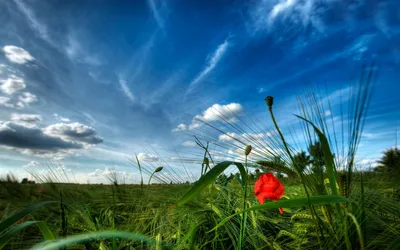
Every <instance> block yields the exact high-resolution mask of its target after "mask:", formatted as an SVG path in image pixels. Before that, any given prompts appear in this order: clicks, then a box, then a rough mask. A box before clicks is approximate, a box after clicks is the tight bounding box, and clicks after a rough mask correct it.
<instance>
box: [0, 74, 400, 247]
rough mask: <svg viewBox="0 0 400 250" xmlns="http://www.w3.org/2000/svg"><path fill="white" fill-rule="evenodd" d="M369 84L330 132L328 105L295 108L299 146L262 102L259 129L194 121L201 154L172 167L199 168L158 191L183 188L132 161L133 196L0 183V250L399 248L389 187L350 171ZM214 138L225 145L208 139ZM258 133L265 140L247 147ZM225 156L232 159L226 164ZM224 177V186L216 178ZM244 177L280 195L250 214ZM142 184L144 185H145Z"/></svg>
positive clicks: (317, 102) (397, 213)
mask: <svg viewBox="0 0 400 250" xmlns="http://www.w3.org/2000/svg"><path fill="white" fill-rule="evenodd" d="M372 73H373V67H371V68H370V69H369V70H367V69H365V71H364V72H363V75H362V77H361V81H360V82H359V83H357V84H356V85H355V86H353V87H351V88H350V97H349V101H348V111H347V116H346V115H345V113H344V112H341V117H340V118H339V120H340V122H338V120H337V119H334V117H333V115H330V116H326V115H325V114H326V110H327V109H329V110H331V109H332V104H331V102H330V100H326V99H324V98H323V97H322V96H320V95H319V93H317V92H316V91H314V92H310V93H309V94H308V95H307V96H306V97H305V98H300V99H299V112H298V115H297V118H296V119H298V125H300V126H301V131H302V133H303V135H304V136H303V137H304V138H303V139H302V140H300V139H298V138H296V137H294V136H290V135H292V131H284V130H282V129H281V128H280V126H279V120H278V119H276V118H275V115H274V112H276V111H273V109H272V106H273V98H271V97H269V98H267V99H266V104H267V107H268V111H269V116H270V120H269V121H270V123H269V124H270V125H268V124H267V125H266V127H267V129H266V130H265V129H262V128H261V127H262V126H260V125H259V124H258V123H257V122H256V121H255V120H254V119H253V118H252V117H247V118H248V121H247V122H245V121H244V118H243V117H236V118H237V120H238V121H239V122H238V123H233V122H231V121H230V119H228V118H227V117H224V116H223V115H222V114H218V111H216V115H219V118H220V120H222V122H221V123H220V124H217V125H216V124H209V123H206V122H203V125H204V126H202V127H201V128H200V129H197V130H193V131H192V134H191V135H194V137H195V142H196V144H197V145H198V146H199V147H200V148H201V150H202V152H201V153H199V154H196V155H192V157H191V158H190V157H179V159H178V161H179V163H181V164H182V166H183V171H182V172H181V174H185V175H188V176H189V173H190V169H188V168H186V166H185V164H184V162H185V161H186V162H192V163H193V162H195V163H198V166H199V168H200V166H201V176H200V178H199V179H198V180H195V181H193V179H190V182H191V183H192V184H167V183H170V182H171V183H172V182H173V183H177V182H180V183H184V182H185V181H189V180H187V179H185V178H182V177H179V172H176V171H177V170H174V168H172V167H170V166H168V165H167V166H163V167H161V166H159V165H158V166H154V165H151V164H150V165H149V164H146V163H144V162H140V161H139V159H138V157H135V158H134V159H132V161H131V162H132V164H133V165H134V166H135V167H137V168H138V169H139V171H140V174H141V183H140V185H126V184H124V183H123V181H121V180H123V179H121V177H119V176H118V175H117V174H116V173H113V174H112V175H111V176H110V177H109V181H110V185H82V184H81V185H80V184H66V183H55V182H54V180H63V182H70V180H69V179H68V178H67V177H65V176H59V175H57V173H55V172H50V174H49V175H48V176H41V175H38V174H35V173H32V174H33V175H34V176H35V177H36V179H37V180H38V181H39V182H40V184H20V183H18V182H17V180H16V179H15V178H13V177H12V176H7V177H5V178H3V179H0V218H1V220H0V249H28V248H32V249H101V250H106V249H278V250H280V249H399V247H400V184H399V183H398V179H396V177H394V176H388V175H387V173H385V172H380V173H379V172H373V171H367V170H362V171H361V170H360V169H358V166H357V162H356V152H357V149H358V145H359V143H360V139H361V134H362V131H363V126H364V120H365V116H366V114H367V113H366V111H367V110H368V103H369V99H370V98H371V92H372V87H373V84H372V83H373V77H372ZM342 104H343V103H341V105H342ZM341 110H344V108H343V107H341ZM278 112H279V111H278ZM334 121H335V122H334ZM268 126H270V127H268ZM246 131H251V132H252V133H253V134H248V133H247V134H246ZM231 132H235V133H236V134H238V135H240V136H232V133H231ZM221 133H222V134H224V135H226V136H227V137H230V138H231V140H228V141H225V142H223V141H220V140H218V139H216V138H218V136H219V135H220V134H221ZM260 133H262V134H267V133H268V134H269V135H270V136H268V137H260V136H258V137H257V136H255V135H257V134H260ZM288 135H289V136H288ZM202 141H205V142H202ZM299 141H302V142H303V143H299ZM299 145H303V146H299ZM304 145H305V146H304ZM250 146H251V147H250ZM305 148H306V149H305ZM310 148H312V149H313V150H316V151H317V153H318V150H319V154H313V155H312V157H311V160H312V161H311V163H307V166H306V167H304V166H301V163H299V162H298V161H297V160H296V159H298V158H296V157H295V155H296V154H297V153H299V152H302V151H305V150H307V149H310ZM228 149H229V150H236V152H239V153H238V155H237V157H235V159H230V158H229V157H228V155H227V150H228ZM177 154H178V153H177ZM310 154H311V153H310ZM221 155H222V156H224V157H223V159H221ZM257 162H258V163H262V164H257ZM233 169H235V170H234V171H235V172H237V173H236V174H235V175H231V176H226V175H225V174H228V175H229V172H230V171H232V170H233ZM255 169H262V170H263V171H273V172H274V173H275V174H276V176H278V177H279V178H280V180H281V182H282V183H283V184H284V186H285V195H284V196H283V197H282V198H281V199H280V200H279V201H278V202H266V203H265V204H263V205H260V204H258V201H257V199H256V197H255V195H254V193H253V190H252V189H253V186H254V182H255V180H256V178H257V176H256V175H259V174H261V173H257V172H255V171H254V170H255ZM285 172H286V173H290V174H289V175H288V176H287V177H284V176H282V175H280V173H285ZM143 175H148V176H150V178H149V181H148V185H144V183H143ZM151 180H156V181H157V182H159V183H162V184H153V185H149V184H150V182H151ZM281 207H282V208H284V211H285V212H284V213H283V214H282V215H281V214H279V213H278V209H277V208H281Z"/></svg>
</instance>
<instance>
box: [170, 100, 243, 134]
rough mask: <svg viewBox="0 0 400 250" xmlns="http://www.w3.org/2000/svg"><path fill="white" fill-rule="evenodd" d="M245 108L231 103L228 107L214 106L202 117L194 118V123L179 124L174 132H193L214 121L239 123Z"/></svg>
mask: <svg viewBox="0 0 400 250" xmlns="http://www.w3.org/2000/svg"><path fill="white" fill-rule="evenodd" d="M242 111H243V107H242V105H241V104H239V103H230V104H227V105H220V104H214V105H212V106H211V107H209V108H208V109H206V110H205V111H203V113H202V114H201V115H196V116H195V117H193V120H192V122H191V123H190V124H189V125H186V124H183V123H182V124H179V125H178V126H177V127H176V128H175V129H173V130H172V131H174V132H177V131H185V130H187V129H189V130H193V129H197V128H200V127H201V126H202V125H203V123H202V121H203V122H212V121H221V122H231V123H233V122H237V121H238V119H237V116H238V115H239V114H240V113H242Z"/></svg>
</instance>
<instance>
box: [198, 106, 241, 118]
mask: <svg viewBox="0 0 400 250" xmlns="http://www.w3.org/2000/svg"><path fill="white" fill-rule="evenodd" d="M242 111H243V107H242V105H241V104H239V103H230V104H227V105H220V104H214V105H212V106H211V107H209V108H208V109H206V110H205V111H204V112H203V114H202V115H196V116H195V117H194V118H195V119H198V120H201V121H205V122H210V121H226V122H237V117H236V116H237V115H239V114H240V113H242Z"/></svg>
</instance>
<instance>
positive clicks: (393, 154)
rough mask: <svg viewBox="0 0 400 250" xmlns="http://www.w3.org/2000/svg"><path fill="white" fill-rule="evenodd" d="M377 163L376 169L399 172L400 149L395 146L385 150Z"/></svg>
mask: <svg viewBox="0 0 400 250" xmlns="http://www.w3.org/2000/svg"><path fill="white" fill-rule="evenodd" d="M377 163H378V166H377V170H378V171H379V170H381V171H384V172H391V173H400V149H399V148H397V147H395V148H390V149H388V150H386V151H385V152H384V153H383V156H382V157H381V159H380V160H378V161H377Z"/></svg>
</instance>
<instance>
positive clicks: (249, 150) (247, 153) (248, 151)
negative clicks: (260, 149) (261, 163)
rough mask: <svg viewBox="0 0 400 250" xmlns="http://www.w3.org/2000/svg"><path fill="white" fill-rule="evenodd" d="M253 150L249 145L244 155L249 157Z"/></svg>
mask: <svg viewBox="0 0 400 250" xmlns="http://www.w3.org/2000/svg"><path fill="white" fill-rule="evenodd" d="M252 149H253V148H252V147H251V145H247V147H246V148H245V150H244V154H245V155H246V156H247V155H249V154H250V152H251V150H252Z"/></svg>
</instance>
